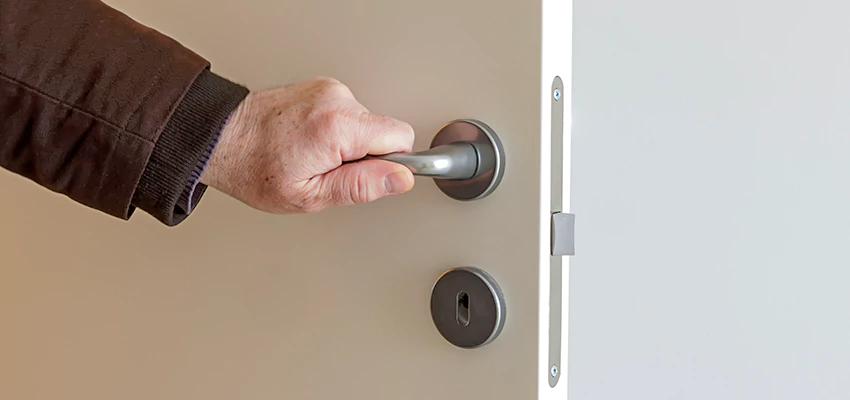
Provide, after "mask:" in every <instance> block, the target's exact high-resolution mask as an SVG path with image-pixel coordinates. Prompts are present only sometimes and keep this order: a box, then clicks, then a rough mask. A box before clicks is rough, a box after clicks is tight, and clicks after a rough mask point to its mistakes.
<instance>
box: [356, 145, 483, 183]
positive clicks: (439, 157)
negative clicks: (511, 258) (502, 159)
mask: <svg viewBox="0 0 850 400" xmlns="http://www.w3.org/2000/svg"><path fill="white" fill-rule="evenodd" d="M369 158H372V159H379V160H386V161H392V162H396V163H399V164H402V165H404V166H406V167H407V168H409V169H410V171H411V172H413V174H414V175H419V176H429V177H432V178H434V179H472V178H475V177H476V176H478V175H479V173H480V171H486V170H489V169H492V168H493V165H492V164H493V162H495V160H494V159H492V158H490V157H487V158H485V159H483V160H482V158H481V156H480V155H479V151H478V149H477V148H476V146H475V144H474V143H470V142H456V143H449V144H444V145H442V146H437V147H434V148H432V149H429V150H425V151H420V152H417V153H392V154H387V155H383V156H374V157H369ZM482 161H484V162H487V161H489V163H488V164H490V165H486V164H485V165H482Z"/></svg>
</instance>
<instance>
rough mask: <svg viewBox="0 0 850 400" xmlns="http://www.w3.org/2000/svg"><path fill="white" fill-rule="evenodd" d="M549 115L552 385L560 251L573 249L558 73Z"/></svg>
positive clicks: (553, 382)
mask: <svg viewBox="0 0 850 400" xmlns="http://www.w3.org/2000/svg"><path fill="white" fill-rule="evenodd" d="M551 90H552V92H551V93H552V95H551V97H550V99H551V100H550V101H551V107H552V119H551V121H550V124H551V125H550V127H551V128H550V129H551V138H552V153H551V157H552V175H551V178H552V181H551V187H552V193H551V198H550V204H551V209H550V211H551V213H552V238H551V241H552V247H551V249H552V255H551V256H549V369H548V371H546V374H547V375H548V378H549V386H550V387H555V386H557V385H558V382H559V381H560V380H561V376H562V375H563V371H564V368H563V366H562V365H561V361H562V360H561V348H562V345H563V343H562V339H563V334H564V331H563V326H562V324H563V321H562V320H563V289H564V288H563V282H564V273H565V272H564V269H563V257H561V253H569V254H572V253H574V252H575V251H574V250H575V249H574V247H575V246H574V242H573V240H572V239H573V236H574V235H573V227H574V226H575V219H574V217H573V216H572V215H570V214H566V213H564V212H563V211H564V209H563V207H564V199H563V188H564V103H565V102H566V100H565V97H566V91H565V90H564V82H563V80H561V78H560V77H557V76H556V77H555V78H554V79H553V81H552V88H551Z"/></svg>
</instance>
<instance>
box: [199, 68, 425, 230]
mask: <svg viewBox="0 0 850 400" xmlns="http://www.w3.org/2000/svg"><path fill="white" fill-rule="evenodd" d="M413 140H414V133H413V128H411V127H410V125H409V124H407V123H405V122H402V121H399V120H396V119H393V118H390V117H386V116H382V115H378V114H373V113H371V112H369V111H368V110H367V109H366V108H365V107H364V106H363V105H361V104H360V103H359V102H358V101H357V100H356V99H355V98H354V95H353V94H352V93H351V91H350V90H349V89H348V87H346V86H345V85H343V84H342V83H340V82H339V81H336V80H334V79H331V78H315V79H311V80H308V81H304V82H301V83H298V84H294V85H290V86H286V87H281V88H275V89H270V90H266V91H261V92H253V93H251V94H249V95H248V97H247V98H246V99H245V100H244V101H243V102H242V104H241V105H240V106H239V107H238V108H237V109H236V111H235V112H234V114H233V115H232V116H231V118H230V120H229V121H228V123H227V125H226V126H225V128H224V130H223V131H222V135H221V138H220V140H219V144H218V145H217V146H216V149H215V151H214V152H213V155H212V158H211V159H210V162H209V165H208V166H207V169H206V171H205V172H204V174H203V176H202V177H201V182H203V183H205V184H207V185H209V186H210V187H213V188H215V189H217V190H219V191H221V192H223V193H225V194H227V195H229V196H231V197H234V198H236V199H238V200H240V201H242V202H244V203H245V204H247V205H249V206H251V207H253V208H256V209H258V210H261V211H266V212H270V213H275V214H290V213H312V212H317V211H320V210H323V209H325V208H328V207H335V206H343V205H350V204H358V203H367V202H372V201H375V200H378V199H380V198H383V197H386V196H390V195H395V194H401V193H405V192H407V191H409V190H410V189H412V188H413V184H414V180H413V174H412V173H411V172H410V170H408V169H407V168H406V167H404V166H402V165H399V164H396V163H392V162H388V161H381V160H365V161H363V160H361V161H358V160H360V159H362V158H363V157H365V156H367V155H381V154H387V153H394V152H409V151H411V150H412V147H413Z"/></svg>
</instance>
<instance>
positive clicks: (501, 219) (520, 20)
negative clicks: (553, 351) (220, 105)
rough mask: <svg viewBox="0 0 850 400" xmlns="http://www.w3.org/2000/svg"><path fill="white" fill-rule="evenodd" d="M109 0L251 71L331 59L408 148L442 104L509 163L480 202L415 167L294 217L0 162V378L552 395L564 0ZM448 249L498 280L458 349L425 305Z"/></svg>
mask: <svg viewBox="0 0 850 400" xmlns="http://www.w3.org/2000/svg"><path fill="white" fill-rule="evenodd" d="M110 3H111V4H112V5H114V6H116V7H118V8H119V9H121V10H123V11H125V12H126V13H128V14H129V15H131V16H132V17H134V18H135V19H137V20H139V21H141V22H143V23H145V24H148V25H151V26H153V27H155V28H157V29H159V30H161V31H163V32H164V33H166V34H169V35H171V36H172V37H174V38H176V39H177V40H179V41H181V42H182V43H184V44H185V45H187V46H189V47H191V48H192V49H194V50H195V51H197V52H198V53H200V54H202V55H203V56H205V57H207V58H208V59H210V60H211V62H212V64H213V68H214V71H216V72H218V73H220V74H223V75H225V76H227V77H229V78H231V79H233V80H236V81H238V82H241V83H244V84H246V85H248V86H249V87H250V88H252V89H262V88H266V87H270V86H276V85H282V84H287V83H291V82H295V81H298V80H302V79H306V78H309V77H312V76H316V75H326V76H333V77H335V78H338V79H340V80H341V81H343V82H344V83H346V84H348V85H349V86H350V87H351V88H352V90H353V92H354V93H355V95H356V96H357V97H358V99H359V100H360V101H361V102H362V103H363V104H364V105H366V106H367V107H368V108H370V109H371V110H373V111H375V112H379V113H382V114H388V115H392V116H394V117H396V118H400V119H403V120H406V121H408V122H410V123H411V124H412V125H413V127H414V128H415V129H416V131H417V144H416V148H417V150H424V149H426V148H428V144H429V143H430V141H431V139H432V137H433V136H434V134H435V133H436V132H437V130H438V129H439V128H440V127H441V126H442V125H443V124H444V123H446V122H448V121H450V120H454V119H457V118H475V119H479V120H481V121H484V122H486V123H487V124H489V125H490V126H491V127H492V128H493V129H494V130H495V131H496V132H497V133H498V134H499V136H500V137H501V140H502V142H503V143H504V145H505V148H506V157H507V163H506V167H507V168H506V173H505V176H504V179H503V181H502V183H501V185H500V187H499V188H498V189H497V190H496V191H495V192H494V193H493V194H492V195H490V196H489V197H487V198H485V199H482V200H478V201H473V202H460V201H456V200H453V199H450V198H448V197H447V196H445V195H444V194H443V193H442V192H440V191H439V190H438V189H437V188H436V186H435V185H434V183H433V181H432V180H431V179H430V178H424V177H420V178H417V186H416V188H415V189H414V190H413V192H411V193H409V194H407V195H404V196H400V197H396V198H392V199H386V200H382V201H379V202H376V203H373V204H369V205H363V206H352V207H347V208H340V209H335V210H329V211H325V212H322V213H319V214H315V215H303V216H285V217H276V216H271V215H267V214H262V213H259V212H255V211H252V210H251V209H249V208H247V207H245V206H243V205H241V204H240V203H237V202H235V201H233V200H230V199H228V198H226V197H224V196H222V195H220V194H218V193H214V192H210V193H208V195H207V197H206V198H205V200H204V201H203V202H202V204H201V206H200V208H199V209H198V210H197V211H196V214H194V215H193V216H192V217H191V218H190V219H189V220H187V221H186V222H185V223H184V224H183V225H181V226H179V227H177V228H174V229H169V228H165V227H163V226H161V225H159V224H158V223H156V222H155V221H153V220H152V219H150V218H148V217H146V216H145V215H143V214H137V215H136V216H135V217H134V218H133V220H132V221H131V222H129V223H125V222H122V221H118V220H115V219H113V218H111V217H107V216H104V215H101V214H99V213H98V212H95V211H91V210H88V209H85V208H83V207H81V206H78V205H76V204H73V203H71V202H70V201H68V200H66V199H65V198H62V197H61V196H57V195H53V194H50V193H48V192H47V191H45V190H44V189H41V188H39V187H37V186H35V185H33V184H31V183H30V182H28V181H25V180H23V179H21V178H18V177H16V176H13V175H11V174H8V173H3V174H0V188H2V189H0V190H2V196H0V221H2V225H0V246H1V247H2V259H0V262H2V266H0V321H2V322H0V324H2V329H0V398H2V399H15V400H29V399H63V400H67V399H86V400H105V399H110V400H113V399H124V400H130V399H139V400H142V399H144V400H150V399H204V400H212V399H228V400H232V399H347V398H355V399H386V400H390V399H392V400H396V399H422V400H433V399H482V400H483V399H487V400H519V399H523V400H527V399H555V398H557V399H563V398H565V397H566V390H567V379H566V378H565V377H563V375H564V374H565V372H564V370H565V367H566V362H563V364H564V365H563V366H562V368H561V370H560V371H559V374H560V375H561V379H560V381H559V383H558V384H557V385H556V386H555V387H554V388H551V387H550V383H549V376H550V374H551V366H550V365H549V357H550V355H549V352H550V348H549V343H550V338H549V317H550V315H549V292H550V283H551V282H550V279H549V276H550V270H549V265H550V258H549V255H548V252H549V245H550V241H549V232H550V231H549V229H550V228H549V224H550V214H549V213H550V203H549V201H550V200H549V199H550V175H551V174H552V171H551V168H552V167H551V163H550V154H551V152H550V148H549V143H550V125H551V123H550V112H551V107H550V100H551V97H552V94H551V92H552V89H551V86H552V81H553V79H554V77H555V76H561V77H564V80H565V85H566V87H565V88H564V92H565V95H564V96H563V101H565V102H567V103H566V110H567V111H569V110H570V107H569V96H568V95H566V94H568V93H569V84H570V80H569V77H570V31H571V23H570V18H571V16H570V9H571V3H570V2H569V1H557V0H503V1H492V0H429V1H424V0H419V1H398V0H361V1H349V0H331V1H309V0H280V1H277V0H275V1H271V0H242V1H238V2H234V1H223V0H212V1H210V0H112V1H110ZM567 116H568V115H567ZM567 142H569V141H567ZM568 164H569V163H566V165H568ZM559 172H560V171H555V176H558V175H559ZM568 188H569V184H565V185H564V189H563V190H564V191H565V192H566V191H567V190H568ZM565 206H566V204H565ZM459 266H476V267H479V268H481V269H483V270H485V271H487V272H488V273H490V274H491V275H492V276H493V277H494V278H495V280H496V281H497V282H498V284H499V285H500V286H501V289H502V290H503V292H504V296H505V300H506V306H507V314H506V323H505V326H504V329H503V330H502V332H501V334H500V335H499V337H498V338H496V340H494V341H493V342H492V343H490V344H488V345H486V346H484V347H481V348H478V349H474V350H467V349H461V348H458V347H455V346H453V345H451V344H450V343H448V342H447V341H446V340H445V339H443V337H442V336H441V335H440V334H439V333H438V331H437V330H436V328H435V326H434V323H433V322H432V318H431V314H430V311H429V299H430V293H431V288H432V286H433V285H434V283H435V281H436V280H437V278H438V277H439V276H440V275H441V274H442V273H443V272H444V271H446V270H448V269H450V268H454V267H459ZM565 267H566V265H565ZM563 279H564V283H566V277H564V278H563ZM567 298H568V296H566V293H564V295H563V305H566V299H567ZM564 309H566V307H564ZM562 317H563V318H564V320H566V313H564V315H563V316H562ZM563 331H564V332H566V324H564V326H563ZM559 339H563V340H564V343H562V348H563V349H564V351H563V354H560V355H559V356H560V358H561V359H563V360H566V351H565V349H566V343H565V340H566V336H563V337H562V338H559Z"/></svg>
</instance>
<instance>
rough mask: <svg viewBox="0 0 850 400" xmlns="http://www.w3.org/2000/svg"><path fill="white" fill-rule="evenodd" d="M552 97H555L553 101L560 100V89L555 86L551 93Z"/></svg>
mask: <svg viewBox="0 0 850 400" xmlns="http://www.w3.org/2000/svg"><path fill="white" fill-rule="evenodd" d="M552 97H554V98H555V101H558V100H561V89H557V88H556V89H555V91H554V92H553V93H552Z"/></svg>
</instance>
